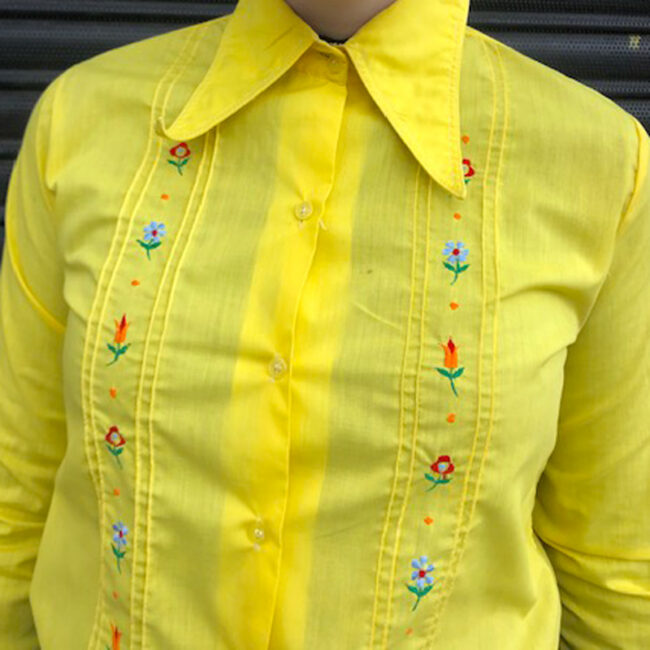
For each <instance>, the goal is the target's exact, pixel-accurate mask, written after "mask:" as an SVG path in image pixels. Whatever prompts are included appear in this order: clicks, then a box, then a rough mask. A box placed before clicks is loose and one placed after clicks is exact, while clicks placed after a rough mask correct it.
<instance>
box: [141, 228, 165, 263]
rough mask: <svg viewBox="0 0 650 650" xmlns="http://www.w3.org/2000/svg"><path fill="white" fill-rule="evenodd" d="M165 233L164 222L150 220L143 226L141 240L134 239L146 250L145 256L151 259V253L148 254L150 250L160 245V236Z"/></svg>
mask: <svg viewBox="0 0 650 650" xmlns="http://www.w3.org/2000/svg"><path fill="white" fill-rule="evenodd" d="M166 234H167V233H166V232H165V224H164V223H162V222H160V221H159V222H156V221H152V222H151V223H150V224H149V225H148V226H145V227H144V240H145V241H142V240H141V239H136V241H137V242H138V244H140V246H142V248H144V249H145V250H146V251H147V258H148V259H151V255H150V254H149V252H150V251H152V250H153V249H154V248H158V246H160V244H161V241H160V238H161V237H163V236H164V235H166Z"/></svg>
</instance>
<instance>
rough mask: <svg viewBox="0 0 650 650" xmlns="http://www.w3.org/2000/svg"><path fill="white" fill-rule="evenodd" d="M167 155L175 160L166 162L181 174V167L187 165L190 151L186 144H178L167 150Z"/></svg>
mask: <svg viewBox="0 0 650 650" xmlns="http://www.w3.org/2000/svg"><path fill="white" fill-rule="evenodd" d="M169 153H170V154H171V155H172V156H173V157H174V158H176V160H167V162H168V163H171V164H172V165H174V166H175V167H176V169H178V173H179V174H181V175H182V174H183V166H184V165H186V164H187V161H188V160H189V159H190V155H191V153H192V152H191V151H190V148H189V147H188V146H187V142H179V143H178V144H177V145H176V146H174V147H172V148H171V149H170V150H169Z"/></svg>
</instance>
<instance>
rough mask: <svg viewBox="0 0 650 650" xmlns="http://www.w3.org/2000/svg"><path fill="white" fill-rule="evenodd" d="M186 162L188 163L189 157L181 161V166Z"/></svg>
mask: <svg viewBox="0 0 650 650" xmlns="http://www.w3.org/2000/svg"><path fill="white" fill-rule="evenodd" d="M188 161H189V157H187V158H185V159H183V160H181V165H187V163H188Z"/></svg>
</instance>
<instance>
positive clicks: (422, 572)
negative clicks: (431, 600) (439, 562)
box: [404, 555, 434, 611]
mask: <svg viewBox="0 0 650 650" xmlns="http://www.w3.org/2000/svg"><path fill="white" fill-rule="evenodd" d="M427 563H428V558H427V556H426V555H423V556H422V557H420V559H419V560H418V559H417V558H415V559H414V560H413V561H412V562H411V566H412V567H413V568H414V569H415V571H413V573H411V580H415V584H416V585H417V586H416V587H414V586H413V585H409V584H406V583H404V584H406V587H407V588H408V590H409V591H411V592H413V593H414V594H415V595H416V596H417V597H418V599H417V600H416V601H415V605H413V609H412V610H411V611H413V610H414V609H415V608H416V607H417V606H418V603H419V602H420V598H422V596H425V595H426V594H428V593H429V592H430V591H431V590H432V589H433V578H432V577H431V576H430V575H427V573H429V572H430V571H433V569H434V566H433V564H430V563H429V564H428V565H427ZM425 585H427V586H425Z"/></svg>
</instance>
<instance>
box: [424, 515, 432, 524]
mask: <svg viewBox="0 0 650 650" xmlns="http://www.w3.org/2000/svg"><path fill="white" fill-rule="evenodd" d="M424 523H425V524H427V525H429V524H432V523H433V519H432V518H431V517H425V518H424Z"/></svg>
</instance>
